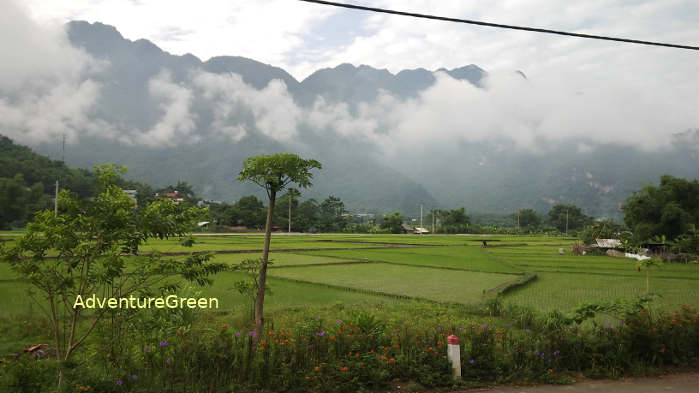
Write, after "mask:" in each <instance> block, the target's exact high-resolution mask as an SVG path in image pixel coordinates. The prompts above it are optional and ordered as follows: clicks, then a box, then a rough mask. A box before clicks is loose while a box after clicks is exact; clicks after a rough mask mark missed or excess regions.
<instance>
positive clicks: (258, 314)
mask: <svg viewBox="0 0 699 393" xmlns="http://www.w3.org/2000/svg"><path fill="white" fill-rule="evenodd" d="M276 198H277V194H276V192H272V193H271V194H270V197H269V209H267V224H266V225H265V246H264V249H263V250H262V267H260V281H259V288H258V289H257V298H256V299H255V333H256V335H257V337H262V333H263V331H262V330H263V329H264V324H265V320H264V318H263V317H262V312H263V309H264V306H265V289H266V284H267V261H268V259H269V243H270V242H271V240H272V215H273V214H274V202H275V200H276ZM258 339H259V338H258Z"/></svg>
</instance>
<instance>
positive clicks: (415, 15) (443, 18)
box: [299, 0, 699, 50]
mask: <svg viewBox="0 0 699 393" xmlns="http://www.w3.org/2000/svg"><path fill="white" fill-rule="evenodd" d="M299 1H305V2H307V3H316V4H323V5H329V6H333V7H342V8H351V9H355V10H363V11H372V12H380V13H384V14H392V15H401V16H410V17H413V18H424V19H434V20H441V21H445V22H457V23H468V24H472V25H479V26H487V27H497V28H501V29H512V30H524V31H533V32H535V33H546V34H558V35H564V36H571V37H579V38H590V39H595V40H605V41H617V42H626V43H630V44H640V45H652V46H664V47H668V48H679V49H690V50H699V46H690V45H679V44H669V43H665V42H653V41H641V40H634V39H630V38H619V37H608V36H603V35H593V34H582V33H571V32H567V31H559V30H549V29H540V28H537V27H528V26H514V25H504V24H500V23H490V22H481V21H477V20H470V19H459V18H449V17H446V16H437V15H428V14H418V13H415V12H405V11H396V10H389V9H385V8H374V7H364V6H361V5H354V4H345V3H335V2H332V1H323V0H299Z"/></svg>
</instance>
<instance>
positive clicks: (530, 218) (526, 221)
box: [515, 209, 541, 231]
mask: <svg viewBox="0 0 699 393" xmlns="http://www.w3.org/2000/svg"><path fill="white" fill-rule="evenodd" d="M516 215H517V216H516V217H515V219H517V220H518V223H519V227H520V228H524V229H525V230H527V231H536V230H537V229H538V228H539V227H540V226H541V217H539V214H537V212H536V210H534V209H522V210H520V211H518V212H517V213H516Z"/></svg>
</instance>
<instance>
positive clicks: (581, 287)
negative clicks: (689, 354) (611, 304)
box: [505, 273, 699, 312]
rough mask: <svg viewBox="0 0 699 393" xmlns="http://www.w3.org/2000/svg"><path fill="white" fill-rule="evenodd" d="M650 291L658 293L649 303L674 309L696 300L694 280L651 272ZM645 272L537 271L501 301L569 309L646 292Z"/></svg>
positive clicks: (693, 302) (656, 306) (544, 307)
mask: <svg viewBox="0 0 699 393" xmlns="http://www.w3.org/2000/svg"><path fill="white" fill-rule="evenodd" d="M650 288H651V292H657V293H660V294H661V295H662V297H661V298H660V299H658V300H656V301H655V302H654V303H653V305H652V307H654V308H656V309H666V310H676V309H678V308H679V307H680V305H681V304H699V291H698V290H697V286H696V282H692V281H689V280H679V279H663V278H655V277H653V276H652V275H651V280H650ZM645 291H646V281H645V275H643V276H641V275H639V276H636V277H618V276H614V275H591V274H569V273H538V279H537V280H536V281H535V282H533V283H531V284H529V285H527V286H525V287H523V288H521V289H516V290H514V291H512V292H510V293H509V294H507V295H506V297H505V301H506V302H511V303H515V304H519V305H525V306H530V307H532V308H534V309H536V310H540V311H550V310H560V311H563V312H570V311H572V310H573V309H574V308H575V307H577V306H578V305H579V304H580V303H581V302H605V301H611V300H615V299H619V298H627V299H628V298H631V297H634V296H638V295H643V294H645V293H646V292H645Z"/></svg>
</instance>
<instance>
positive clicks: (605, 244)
mask: <svg viewBox="0 0 699 393" xmlns="http://www.w3.org/2000/svg"><path fill="white" fill-rule="evenodd" d="M595 243H596V245H597V248H601V249H604V250H615V249H623V248H624V245H623V244H621V241H620V240H619V239H595Z"/></svg>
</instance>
